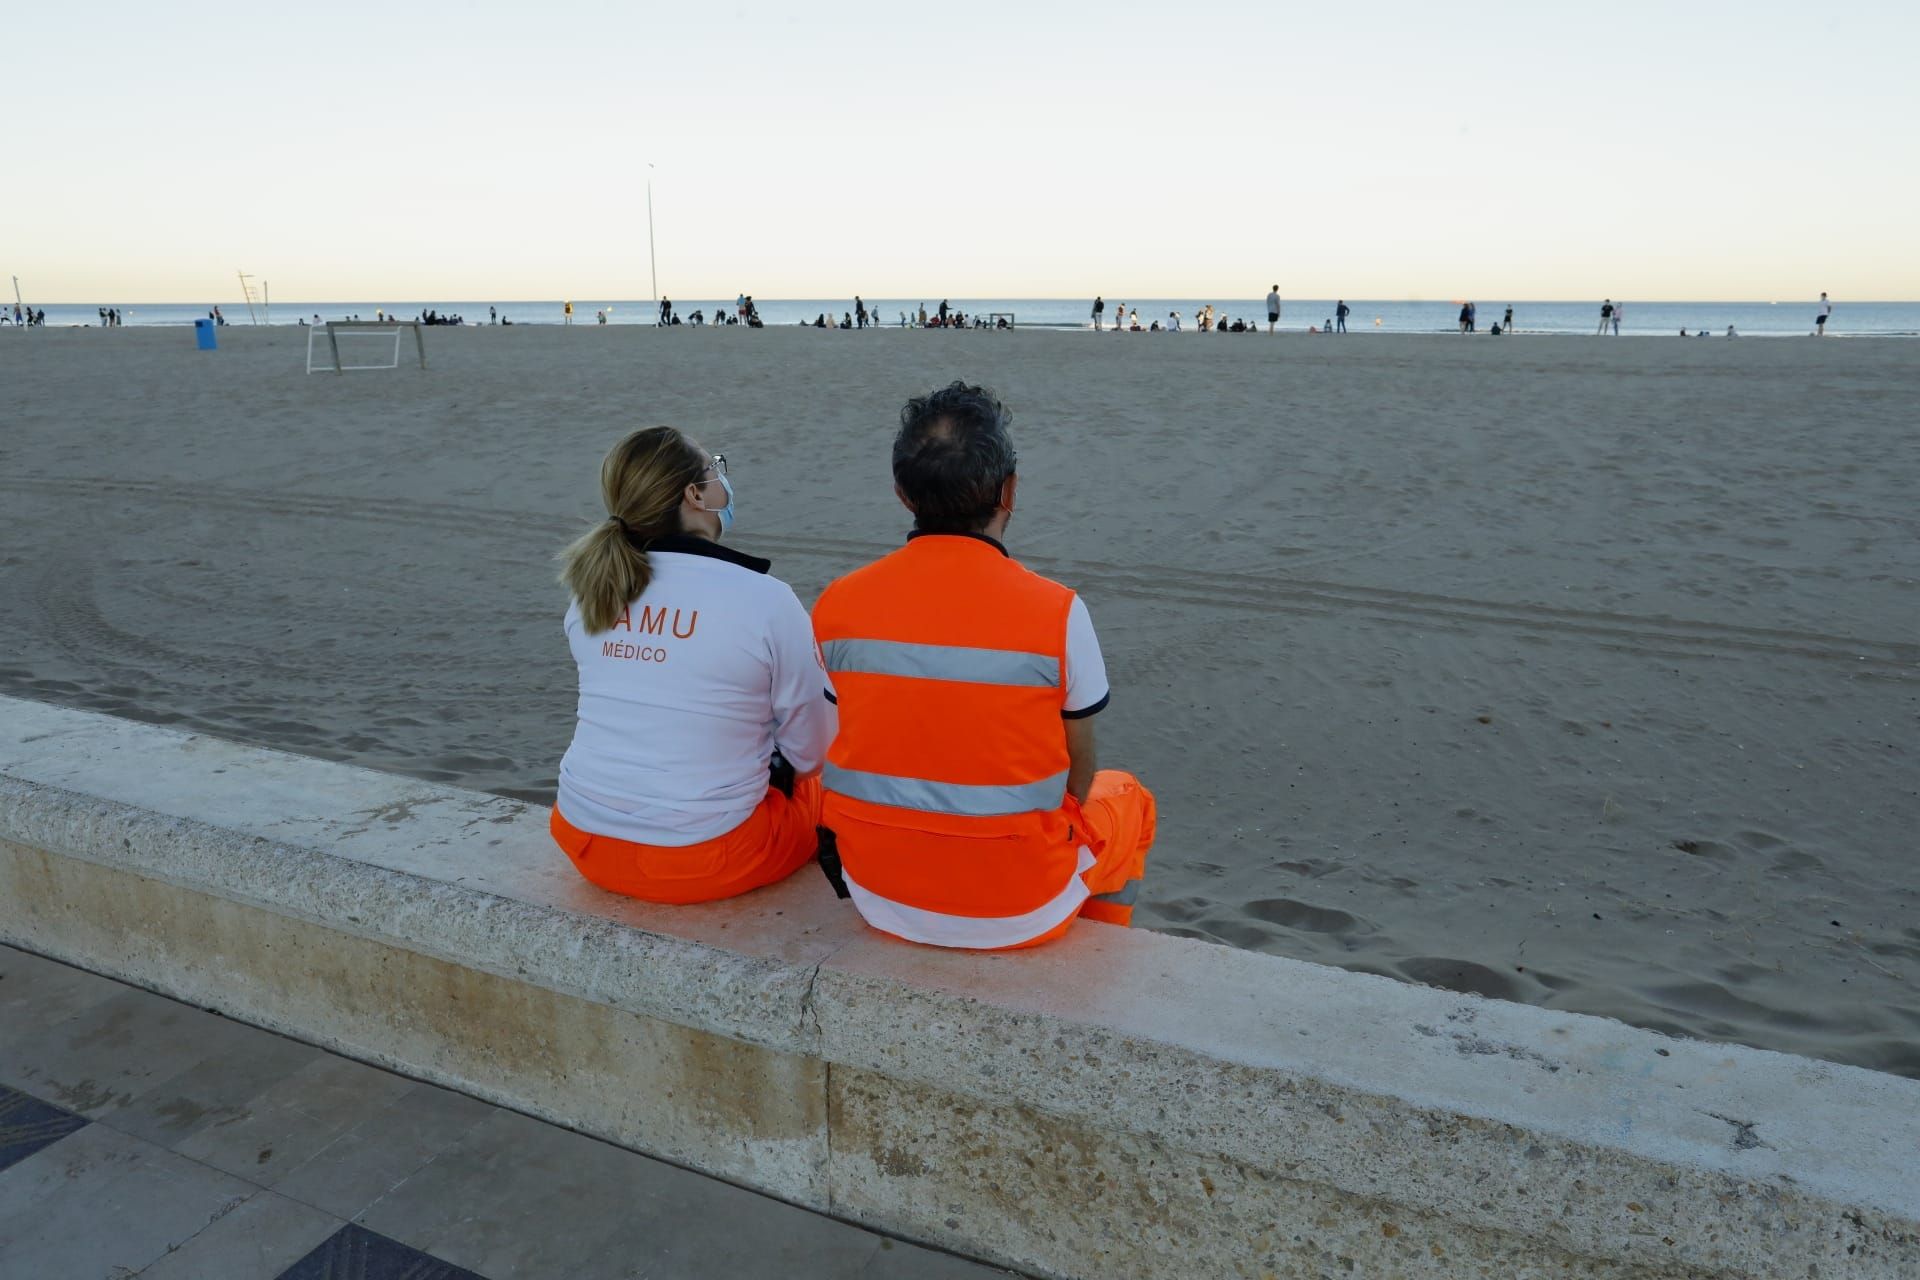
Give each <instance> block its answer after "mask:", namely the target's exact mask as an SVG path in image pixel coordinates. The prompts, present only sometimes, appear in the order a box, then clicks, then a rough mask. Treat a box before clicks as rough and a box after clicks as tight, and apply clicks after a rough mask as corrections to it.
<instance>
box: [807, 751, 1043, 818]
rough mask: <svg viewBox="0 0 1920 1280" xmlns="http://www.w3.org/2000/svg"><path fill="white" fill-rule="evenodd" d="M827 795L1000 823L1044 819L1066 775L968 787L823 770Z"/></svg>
mask: <svg viewBox="0 0 1920 1280" xmlns="http://www.w3.org/2000/svg"><path fill="white" fill-rule="evenodd" d="M821 781H822V782H824V783H826V784H827V790H829V791H838V792H839V793H840V794H841V795H843V796H849V797H851V798H853V799H855V800H865V801H866V802H867V803H869V804H887V805H892V806H893V807H894V808H896V809H915V810H918V811H919V812H921V813H950V814H954V815H956V816H958V817H962V818H999V817H1005V816H1006V815H1008V814H1014V813H1045V812H1047V811H1048V810H1051V809H1058V808H1059V807H1060V801H1061V800H1062V799H1063V798H1064V797H1065V796H1066V794H1067V775H1066V772H1065V771H1062V772H1060V773H1056V774H1054V775H1053V776H1052V777H1051V778H1042V779H1040V781H1038V782H1018V783H1012V784H1010V785H1007V786H994V785H986V786H981V785H978V784H975V783H971V782H933V781H930V780H928V779H926V778H899V777H895V776H894V775H892V774H890V773H867V772H866V771H864V770H861V769H842V768H841V767H840V766H839V765H836V764H828V765H827V767H826V769H825V771H824V772H823V774H822V776H821Z"/></svg>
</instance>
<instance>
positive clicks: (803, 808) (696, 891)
mask: <svg viewBox="0 0 1920 1280" xmlns="http://www.w3.org/2000/svg"><path fill="white" fill-rule="evenodd" d="M819 823H820V779H819V778H818V777H817V776H815V777H812V778H800V779H797V780H796V781H795V782H794V784H793V795H792V797H791V798H789V797H788V796H787V795H785V794H784V793H782V792H780V791H778V790H775V789H774V788H772V787H769V788H767V795H766V798H765V799H764V800H762V801H761V802H760V807H759V808H757V809H755V810H754V811H753V813H752V815H751V816H750V817H748V819H747V820H746V821H745V822H743V823H741V824H740V825H739V826H737V827H735V828H734V829H733V830H731V831H729V832H727V833H726V834H724V835H718V836H715V837H714V838H713V839H711V840H702V841H701V842H700V843H699V844H689V845H681V846H677V847H676V846H671V845H653V844H637V843H635V842H634V841H631V840H616V839H614V838H612V837H611V836H596V835H594V834H592V833H591V832H586V831H582V830H580V829H579V828H578V827H575V826H574V825H573V824H572V823H570V822H568V821H567V820H566V819H565V818H563V817H561V816H560V810H558V809H555V810H554V811H553V820H552V822H551V823H549V824H548V829H549V830H551V831H552V832H553V839H554V842H555V843H556V844H558V845H559V846H560V848H561V849H562V850H564V851H565V852H566V855H567V857H569V858H571V859H572V860H573V865H574V867H575V868H576V869H577V870H578V871H579V872H580V874H581V875H583V876H585V877H586V878H587V879H589V880H591V881H592V882H593V883H594V884H597V885H599V886H600V887H601V888H602V889H606V890H608V891H609V892H612V893H619V894H625V895H626V896H627V897H629V898H639V899H640V900H642V901H643V902H663V903H673V904H680V903H688V902H715V901H718V900H719V899H721V898H732V897H737V896H738V895H740V894H743V893H746V892H748V891H749V890H752V889H758V888H760V887H761V886H762V885H769V884H773V883H774V882H775V881H778V880H784V879H786V878H787V877H788V876H790V875H792V874H793V873H794V872H795V871H797V870H799V869H800V868H801V867H803V866H805V865H806V864H807V862H808V861H810V860H811V859H812V858H813V855H814V851H815V849H816V847H817V844H818V836H817V833H816V832H815V828H816V827H817V826H819Z"/></svg>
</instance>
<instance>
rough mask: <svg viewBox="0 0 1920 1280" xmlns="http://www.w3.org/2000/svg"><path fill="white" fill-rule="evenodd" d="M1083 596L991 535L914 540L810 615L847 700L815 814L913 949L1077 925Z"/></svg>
mask: <svg viewBox="0 0 1920 1280" xmlns="http://www.w3.org/2000/svg"><path fill="white" fill-rule="evenodd" d="M1072 606H1073V592H1071V591H1070V590H1068V589H1067V588H1066V587H1063V586H1061V585H1060V584H1059V583H1057V582H1052V581H1049V580H1048V579H1046V578H1043V577H1041V576H1039V575H1038V574H1036V573H1033V572H1031V571H1029V570H1027V569H1025V568H1022V567H1021V566H1020V565H1019V564H1018V563H1017V562H1015V561H1014V560H1012V559H1010V558H1009V557H1008V556H1007V554H1006V552H1005V551H1003V550H1001V548H1000V546H999V544H998V543H995V542H993V541H992V540H991V539H988V538H984V537H975V536H967V535H950V534H925V535H915V536H914V537H913V538H912V539H911V540H910V541H909V542H908V543H907V545H906V546H905V547H902V548H901V549H900V550H898V551H896V552H894V553H893V554H891V555H889V556H887V557H885V558H884V559H882V560H879V561H876V562H875V563H873V564H870V565H868V566H867V567H866V568H864V569H860V570H857V571H856V572H854V573H851V574H848V575H847V576H846V577H844V578H841V579H840V580H839V581H837V582H835V583H834V584H833V585H832V586H830V587H828V588H827V590H826V592H825V593H824V594H823V595H822V596H821V597H820V602H819V603H818V604H817V605H816V606H815V607H814V611H813V623H814V636H815V638H816V639H817V640H818V641H819V642H820V650H821V656H822V658H823V659H824V661H825V662H826V665H827V670H828V672H829V673H830V675H831V678H832V681H833V687H834V693H835V696H836V698H837V700H838V702H839V704H840V732H839V736H838V737H836V738H835V739H834V743H833V746H832V748H831V749H830V750H829V752H828V754H827V763H826V767H825V771H824V774H823V776H822V781H823V783H824V784H825V787H826V795H825V801H824V805H823V811H822V817H821V821H822V822H823V823H824V824H825V825H826V826H827V827H829V828H831V829H832V830H833V831H834V833H835V834H836V836H837V837H838V840H839V851H840V859H841V865H842V868H843V870H844V872H845V875H846V880H847V885H848V888H849V890H850V891H851V892H852V895H853V898H854V901H855V904H856V905H858V906H859V907H860V908H861V911H862V914H863V915H866V916H867V918H868V919H869V920H872V921H874V923H876V924H878V925H879V926H880V927H882V928H885V929H888V930H889V931H891V932H895V933H899V934H901V935H902V936H904V937H908V938H911V939H912V940H914V941H917V942H932V943H938V944H940V945H945V946H961V947H1001V946H1012V945H1015V944H1018V943H1021V942H1025V941H1028V940H1030V939H1032V938H1034V937H1038V936H1039V935H1041V934H1043V933H1045V932H1047V931H1048V930H1049V929H1051V928H1053V927H1054V926H1055V925H1058V924H1059V923H1061V922H1062V921H1064V920H1066V919H1068V918H1069V917H1070V916H1072V915H1073V914H1074V913H1075V912H1076V911H1077V910H1078V909H1079V906H1080V904H1081V903H1082V902H1084V901H1085V899H1086V896H1087V890H1086V887H1085V886H1084V885H1083V884H1082V883H1081V881H1080V879H1079V875H1078V873H1079V872H1080V871H1081V870H1084V869H1085V867H1086V866H1087V865H1089V864H1090V863H1091V860H1092V859H1091V855H1084V856H1083V850H1082V848H1081V846H1082V843H1083V840H1084V837H1085V832H1084V830H1082V829H1081V826H1080V818H1079V806H1078V805H1077V804H1075V803H1074V801H1073V800H1072V799H1071V797H1069V796H1068V795H1067V774H1068V769H1069V765H1070V763H1071V762H1070V760H1069V757H1068V755H1067V738H1066V728H1065V725H1064V724H1063V723H1062V720H1061V708H1062V707H1063V706H1064V705H1065V702H1066V687H1067V617H1068V613H1069V611H1070V610H1071V608H1072Z"/></svg>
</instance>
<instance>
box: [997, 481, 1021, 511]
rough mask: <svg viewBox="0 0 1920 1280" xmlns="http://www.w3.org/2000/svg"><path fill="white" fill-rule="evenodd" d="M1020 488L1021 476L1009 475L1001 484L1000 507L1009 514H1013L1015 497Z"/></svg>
mask: <svg viewBox="0 0 1920 1280" xmlns="http://www.w3.org/2000/svg"><path fill="white" fill-rule="evenodd" d="M1019 488H1020V477H1019V476H1017V475H1012V476H1008V477H1007V478H1006V480H1005V481H1004V482H1003V483H1002V484H1001V486H1000V509H1001V510H1002V511H1004V512H1006V513H1007V514H1008V515H1012V514H1013V497H1014V494H1015V493H1016V492H1017V491H1018V490H1019Z"/></svg>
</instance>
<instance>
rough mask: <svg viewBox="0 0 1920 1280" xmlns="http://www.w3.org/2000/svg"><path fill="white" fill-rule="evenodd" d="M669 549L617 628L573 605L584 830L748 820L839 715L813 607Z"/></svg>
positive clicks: (690, 827)
mask: <svg viewBox="0 0 1920 1280" xmlns="http://www.w3.org/2000/svg"><path fill="white" fill-rule="evenodd" d="M671 548H672V549H663V548H662V546H661V544H658V543H656V544H655V546H654V548H653V550H652V551H651V552H649V554H648V559H649V560H650V561H651V563H652V567H653V580H652V581H651V582H649V583H648V584H647V589H646V590H645V591H644V592H643V593H641V596H640V598H639V599H638V600H636V601H634V602H633V603H632V604H631V605H629V606H628V607H627V609H626V611H625V613H623V614H622V615H621V617H620V618H619V619H618V620H617V621H615V623H614V625H613V627H612V629H611V630H608V631H604V632H601V633H600V634H598V635H588V634H586V628H585V626H584V625H583V624H582V623H581V621H580V608H579V605H578V603H577V602H576V603H575V604H574V605H573V606H571V607H570V608H568V610H567V618H566V632H567V643H568V645H569V646H570V647H571V648H572V650H573V659H574V663H575V664H576V665H577V666H578V668H579V672H580V700H579V705H578V713H577V714H578V721H577V723H576V725H575V727H574V733H573V744H572V745H571V746H570V747H568V748H567V754H566V757H565V758H564V759H562V760H561V762H560V789H559V796H558V798H557V800H556V804H557V806H558V808H559V810H560V812H561V814H562V815H563V816H564V817H565V818H566V820H567V821H568V822H570V823H572V824H573V825H574V826H576V827H578V828H579V829H580V830H582V831H588V832H592V833H593V834H595V835H603V836H612V837H615V838H617V839H621V840H632V841H636V842H638V843H641V844H653V845H665V846H670V847H681V846H685V845H690V844H697V843H699V842H700V841H702V840H710V839H712V838H713V837H715V836H718V835H723V834H725V833H726V832H728V831H731V830H733V829H734V828H735V827H737V826H739V825H740V824H741V823H742V822H744V821H746V820H747V818H748V817H749V816H750V815H751V814H752V813H753V811H754V809H755V808H756V807H758V806H759V804H760V802H761V800H762V799H763V798H764V797H765V796H766V793H767V765H768V763H769V761H770V760H771V759H772V756H773V751H774V748H775V747H778V748H779V750H780V753H781V754H782V755H784V756H785V757H786V758H787V760H788V762H789V763H791V764H792V765H793V767H794V769H795V770H796V771H797V772H799V773H801V774H808V773H812V772H813V771H814V770H816V769H818V768H819V767H820V765H821V764H822V763H823V762H824V761H825V760H826V756H827V746H828V744H830V743H831V742H832V741H833V735H834V734H835V733H836V732H837V731H838V729H839V713H838V712H837V711H836V710H835V709H834V707H833V705H832V703H831V702H829V701H828V698H827V678H826V672H825V670H824V668H823V667H822V665H821V662H820V651H819V649H818V648H817V647H816V646H815V644H814V642H813V626H812V623H811V622H810V621H809V620H808V618H807V611H806V610H805V609H804V608H803V607H801V604H800V601H799V599H798V598H797V597H795V595H794V594H793V588H791V587H789V586H788V585H787V584H786V583H784V582H782V581H780V580H779V579H778V578H774V577H769V576H768V575H767V573H766V571H765V570H766V561H764V560H756V559H754V558H753V557H751V556H743V555H741V554H739V553H738V552H735V551H732V550H730V549H728V548H725V547H722V546H719V545H718V544H715V543H710V542H706V541H705V540H703V539H698V538H691V537H682V538H675V539H672V540H671ZM1102 679H1103V680H1104V675H1103V676H1102Z"/></svg>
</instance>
